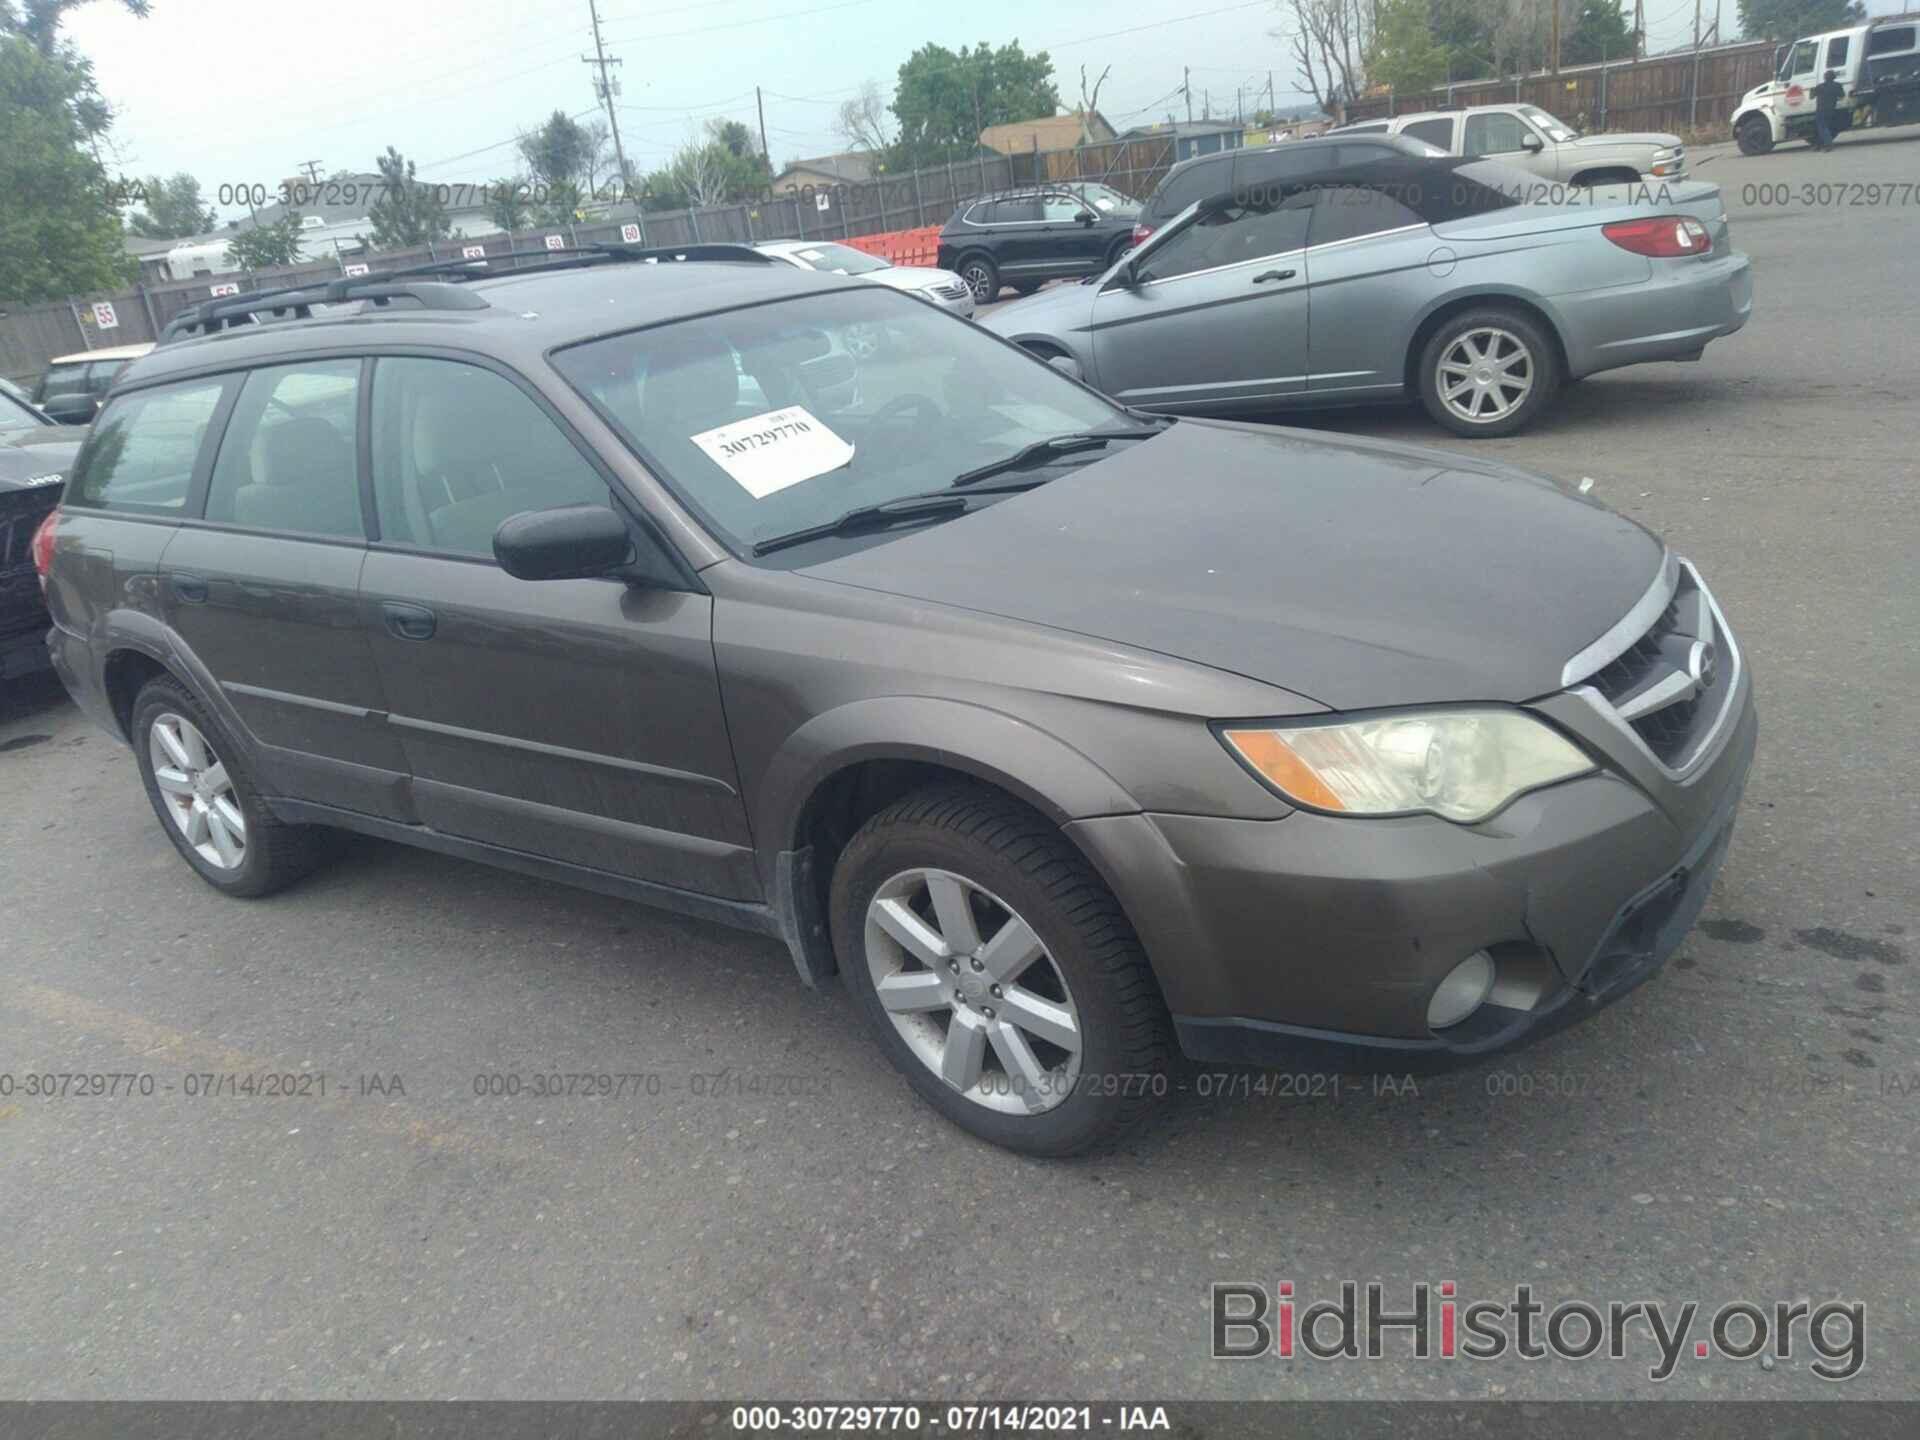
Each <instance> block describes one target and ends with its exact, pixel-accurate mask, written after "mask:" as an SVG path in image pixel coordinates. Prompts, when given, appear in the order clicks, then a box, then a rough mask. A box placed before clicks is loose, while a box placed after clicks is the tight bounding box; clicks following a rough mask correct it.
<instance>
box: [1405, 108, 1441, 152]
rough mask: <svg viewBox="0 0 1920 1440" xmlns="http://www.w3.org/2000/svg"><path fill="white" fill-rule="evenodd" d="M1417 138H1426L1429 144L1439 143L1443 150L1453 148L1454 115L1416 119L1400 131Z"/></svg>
mask: <svg viewBox="0 0 1920 1440" xmlns="http://www.w3.org/2000/svg"><path fill="white" fill-rule="evenodd" d="M1400 133H1401V134H1402V135H1406V136H1410V137H1412V138H1413V139H1415V140H1424V141H1426V142H1427V143H1428V144H1429V145H1437V146H1439V147H1440V148H1441V149H1442V150H1451V149H1452V148H1453V117H1452V116H1451V115H1443V116H1441V117H1440V118H1439V119H1437V120H1415V121H1414V122H1413V123H1412V124H1411V125H1408V126H1407V127H1406V128H1405V129H1404V130H1402V131H1401V132H1400Z"/></svg>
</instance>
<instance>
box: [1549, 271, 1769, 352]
mask: <svg viewBox="0 0 1920 1440" xmlns="http://www.w3.org/2000/svg"><path fill="white" fill-rule="evenodd" d="M1553 304H1554V309H1555V311H1556V312H1557V318H1558V320H1559V322H1560V334H1561V338H1562V339H1563V340H1564V341H1565V343H1566V349H1567V368H1568V370H1569V371H1570V372H1571V373H1572V374H1573V375H1575V376H1581V375H1592V374H1594V373H1595V372H1597V371H1600V370H1615V369H1618V368H1619V367H1620V366H1622V365H1639V364H1643V363H1645V362H1647V361H1649V360H1694V359H1698V358H1699V356H1700V352H1701V351H1702V350H1704V349H1705V348H1706V346H1707V343H1708V342H1709V341H1711V340H1717V339H1719V338H1720V337H1721V336H1723V335H1731V334H1733V333H1734V332H1735V331H1736V330H1739V329H1740V328H1741V327H1742V326H1744V325H1745V324H1746V323H1747V321H1748V320H1749V319H1751V318H1752V316H1753V262H1752V261H1751V260H1749V259H1748V258H1747V257H1746V256H1745V255H1743V254H1742V253H1741V252H1740V251H1738V250H1728V251H1727V252H1726V253H1725V254H1722V255H1713V256H1710V257H1708V258H1706V259H1704V260H1691V259H1689V260H1678V261H1674V260H1663V261H1656V262H1655V264H1654V273H1653V274H1652V275H1651V276H1650V277H1649V278H1648V279H1647V280H1645V281H1643V282H1641V283H1639V284H1636V285H1632V286H1618V287H1612V288H1608V289H1604V290H1588V291H1583V292H1581V293H1579V294H1575V295H1558V296H1555V297H1554V301H1553Z"/></svg>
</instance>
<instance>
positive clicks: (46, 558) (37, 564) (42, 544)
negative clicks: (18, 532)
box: [27, 510, 60, 591]
mask: <svg viewBox="0 0 1920 1440" xmlns="http://www.w3.org/2000/svg"><path fill="white" fill-rule="evenodd" d="M59 518H60V512H59V511H58V510H49V511H48V512H47V518H46V519H44V520H42V521H41V522H40V524H39V527H38V528H37V529H35V530H34V532H33V539H32V541H31V542H29V544H28V547H27V548H28V550H29V551H30V553H31V554H32V555H33V573H34V574H36V575H38V576H39V577H40V588H41V590H43V591H44V590H45V589H46V588H47V571H49V570H51V569H52V568H53V524H54V521H56V520H58V519H59Z"/></svg>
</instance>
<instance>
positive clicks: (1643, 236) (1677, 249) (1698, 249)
mask: <svg viewBox="0 0 1920 1440" xmlns="http://www.w3.org/2000/svg"><path fill="white" fill-rule="evenodd" d="M1600 233H1601V234H1602V235H1604V236H1606V237H1607V239H1609V240H1611V241H1612V242H1613V243H1614V244H1616V245H1618V246H1619V247H1620V248H1621V249H1622V250H1631V251H1632V252H1633V253H1634V254H1636V255H1652V256H1654V257H1656V258H1668V259H1671V258H1676V257H1679V256H1683V255H1705V254H1708V253H1709V252H1711V251H1712V249H1713V237H1712V236H1711V235H1709V234H1708V233H1707V227H1706V226H1704V225H1702V224H1701V223H1700V222H1699V221H1698V220H1696V219H1694V218H1693V217H1692V216H1691V215H1659V216H1655V217H1654V218H1653V219H1651V220H1620V221H1616V222H1615V223H1614V224H1612V225H1602V226H1601V227H1600Z"/></svg>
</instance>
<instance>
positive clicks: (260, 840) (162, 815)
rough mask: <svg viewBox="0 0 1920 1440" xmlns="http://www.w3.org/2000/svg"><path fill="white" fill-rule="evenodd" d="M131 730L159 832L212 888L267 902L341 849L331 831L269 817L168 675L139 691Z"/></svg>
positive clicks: (207, 719)
mask: <svg viewBox="0 0 1920 1440" xmlns="http://www.w3.org/2000/svg"><path fill="white" fill-rule="evenodd" d="M129 729H130V731H131V734H132V739H133V753H134V757H135V759H136V760H137V761H138V763H139V766H140V779H141V781H142V782H143V783H144V784H145V785H146V787H147V799H148V800H149V801H150V802H151V803H152V805H153V813H154V815H155V816H156V817H158V819H159V821H160V828H161V829H162V830H164V831H165V832H166V834H167V838H168V839H169V840H171V841H172V842H173V847H174V849H176V850H178V851H179V852H180V855H181V858H182V859H184V860H185V861H186V862H187V864H189V865H191V866H192V867H193V870H194V873H195V874H196V875H198V876H199V877H200V878H201V879H202V880H204V881H206V882H207V883H208V884H209V885H211V886H213V888H214V889H216V890H218V891H220V892H222V893H223V894H226V895H235V896H240V897H242V898H247V899H251V898H253V897H255V896H259V895H270V894H272V893H273V892H274V891H275V890H279V889H282V888H283V887H285V886H287V885H290V884H292V883H293V882H294V881H295V880H298V879H300V877H301V876H303V875H305V874H307V873H308V872H309V871H311V870H312V869H313V868H314V867H315V866H317V865H319V864H320V863H321V862H322V861H323V860H326V859H328V858H329V857H330V856H331V855H332V854H333V853H334V852H335V850H336V849H337V847H338V843H339V834H338V832H337V831H333V830H328V829H326V828H324V827H322V826H316V825H287V824H284V823H282V822H281V821H280V820H278V819H276V818H275V817H274V815H273V812H272V811H271V810H269V809H268V808H267V806H266V804H265V802H264V801H263V800H262V799H261V798H260V790H259V787H258V786H257V785H256V784H255V783H254V779H253V775H252V773H251V772H250V771H249V770H248V769H247V765H246V761H245V760H244V759H243V758H242V756H241V753H240V747H239V746H238V745H236V744H234V742H233V737H232V736H230V735H229V734H228V733H227V731H226V728H225V727H224V726H222V725H221V724H220V722H219V721H217V720H216V719H214V718H213V716H211V715H210V714H208V713H207V711H206V709H205V707H203V706H202V705H201V704H200V702H199V701H198V700H196V699H195V698H194V697H193V695H192V694H191V693H190V692H189V691H188V690H187V688H186V686H184V685H182V684H181V683H180V682H179V681H178V680H175V679H174V678H173V677H172V676H170V675H163V676H156V677H154V678H153V679H152V680H149V681H148V682H147V683H146V685H145V686H143V687H142V688H141V690H140V693H139V694H138V695H136V696H135V697H134V700H133V720H132V724H131V726H130V727H129Z"/></svg>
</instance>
